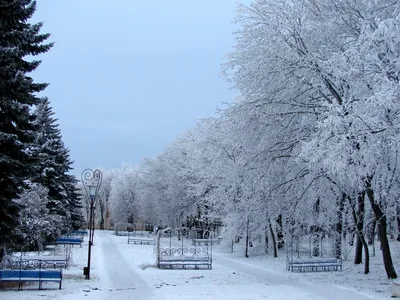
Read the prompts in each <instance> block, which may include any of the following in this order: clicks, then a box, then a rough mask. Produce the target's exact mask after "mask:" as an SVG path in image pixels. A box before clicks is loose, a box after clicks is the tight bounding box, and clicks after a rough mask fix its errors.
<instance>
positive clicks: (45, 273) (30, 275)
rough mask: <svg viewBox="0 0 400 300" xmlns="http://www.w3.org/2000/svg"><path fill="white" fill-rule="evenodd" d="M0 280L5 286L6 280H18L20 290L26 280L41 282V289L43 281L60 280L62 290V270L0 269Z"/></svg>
mask: <svg viewBox="0 0 400 300" xmlns="http://www.w3.org/2000/svg"><path fill="white" fill-rule="evenodd" d="M0 282H1V287H2V288H3V283H4V282H18V290H22V286H23V283H24V282H39V290H41V289H42V283H43V282H59V283H60V285H59V289H60V290H61V283H62V271H61V270H0Z"/></svg>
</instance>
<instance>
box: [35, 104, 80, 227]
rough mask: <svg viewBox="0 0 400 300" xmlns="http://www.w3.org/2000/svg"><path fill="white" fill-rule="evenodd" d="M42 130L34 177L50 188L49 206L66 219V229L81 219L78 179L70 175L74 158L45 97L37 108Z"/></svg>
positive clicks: (51, 211) (38, 141)
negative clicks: (66, 145) (63, 139)
mask: <svg viewBox="0 0 400 300" xmlns="http://www.w3.org/2000/svg"><path fill="white" fill-rule="evenodd" d="M35 114H36V116H37V123H38V127H39V132H38V135H37V150H38V152H39V153H38V155H37V156H38V157H39V163H38V166H37V174H38V176H37V177H36V178H35V179H34V181H35V182H38V183H40V184H41V185H43V186H44V187H46V188H47V189H48V191H49V193H48V196H49V202H48V204H47V208H48V209H49V212H50V213H51V214H57V215H60V216H62V217H63V218H64V220H65V222H64V223H65V227H66V228H65V229H66V230H67V229H70V228H71V226H72V222H79V220H80V218H83V217H82V216H79V215H77V211H79V208H80V201H79V195H78V193H77V187H76V179H75V178H74V177H73V176H72V175H69V174H68V172H69V171H70V170H71V169H72V167H71V165H72V161H71V160H70V157H69V150H68V149H67V148H66V147H65V145H64V143H63V141H62V137H61V132H60V129H59V128H58V124H57V123H56V122H57V119H55V118H53V116H54V112H53V111H52V109H51V107H50V102H49V100H48V99H44V100H43V101H42V103H40V104H39V105H38V106H37V109H36V111H35Z"/></svg>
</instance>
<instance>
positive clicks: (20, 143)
mask: <svg viewBox="0 0 400 300" xmlns="http://www.w3.org/2000/svg"><path fill="white" fill-rule="evenodd" d="M35 10H36V1H31V0H0V248H2V247H1V246H2V245H4V244H6V243H8V242H10V241H11V239H10V238H11V232H12V230H13V228H15V227H16V226H17V219H18V218H17V217H18V213H19V208H20V207H19V205H17V204H16V203H15V202H14V201H13V199H15V198H17V197H18V195H19V194H20V193H21V192H22V189H23V187H24V186H25V183H26V179H27V178H29V177H30V176H31V175H32V173H33V172H34V171H35V169H34V168H33V167H32V166H33V165H34V163H33V159H32V150H33V147H34V146H33V145H34V144H33V143H34V142H35V137H36V130H37V127H36V123H35V122H34V116H33V115H32V110H31V108H32V107H33V106H34V105H37V104H39V103H40V102H41V98H40V97H38V96H37V93H38V92H41V91H43V90H44V89H45V88H46V86H47V84H45V83H35V82H34V81H33V79H32V78H31V77H30V76H28V74H29V73H30V72H32V71H33V70H35V69H36V68H37V67H38V66H39V64H40V61H38V60H32V59H29V60H28V59H27V56H30V57H32V56H36V55H39V54H41V53H44V52H47V51H48V50H49V49H50V48H51V47H52V44H51V43H47V44H45V43H44V42H45V41H46V39H47V38H48V37H49V34H41V33H40V29H41V27H42V23H37V24H30V23H28V20H29V19H30V18H31V17H32V15H33V13H34V12H35ZM0 254H1V253H0ZM0 256H1V255H0Z"/></svg>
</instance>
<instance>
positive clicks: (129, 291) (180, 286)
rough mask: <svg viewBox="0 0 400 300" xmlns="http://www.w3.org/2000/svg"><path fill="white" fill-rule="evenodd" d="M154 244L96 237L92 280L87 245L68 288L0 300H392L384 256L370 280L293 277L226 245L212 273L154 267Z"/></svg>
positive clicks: (355, 273)
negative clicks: (86, 275)
mask: <svg viewBox="0 0 400 300" xmlns="http://www.w3.org/2000/svg"><path fill="white" fill-rule="evenodd" d="M394 245H395V246H392V252H393V253H392V254H393V258H394V261H395V265H396V263H398V262H399V261H400V254H399V253H400V251H399V249H398V248H399V246H398V243H395V244H394ZM153 249H154V246H153V245H132V244H128V243H127V237H123V236H116V235H114V234H113V232H111V231H100V230H97V231H96V232H95V239H94V246H93V247H92V261H91V279H90V280H85V279H84V276H83V267H84V266H86V264H87V255H88V253H87V250H88V248H87V241H85V242H84V244H83V246H82V247H78V246H74V247H73V249H72V263H71V265H70V266H69V267H68V269H66V270H63V287H62V289H61V290H58V288H57V284H56V283H46V284H45V285H44V287H45V288H46V289H45V290H41V291H39V290H35V289H36V288H37V285H36V284H31V285H29V286H25V287H24V290H23V291H17V290H10V289H8V290H4V291H1V292H0V299H7V300H22V299H35V298H36V299H37V298H38V297H40V299H44V300H47V299H49V300H50V299H51V300H57V299H65V300H80V299H86V300H91V299H94V300H106V299H107V300H117V299H121V300H125V299H179V300H185V299H202V300H211V299H213V300H214V299H216V300H223V299H229V300H245V299H246V300H247V299H248V300H259V299H282V300H283V299H285V300H287V299H296V300H302V299H315V300H317V299H329V300H330V299H352V300H353V299H354V300H358V299H360V300H361V299H387V298H389V297H390V296H391V290H392V282H391V281H390V280H388V279H386V278H385V272H384V270H383V266H382V258H381V257H380V255H379V254H380V252H379V251H377V256H375V257H371V273H370V274H368V275H365V274H363V273H362V270H363V266H362V265H360V266H354V265H353V264H352V262H351V260H350V259H349V260H347V261H344V266H343V271H342V272H318V273H291V272H288V271H286V270H285V256H284V255H283V253H280V257H279V258H273V257H271V256H270V255H257V252H261V247H257V245H255V247H253V248H251V252H250V257H249V258H245V257H244V255H243V253H244V252H243V251H242V250H243V249H241V248H240V247H235V251H234V252H233V253H232V252H231V251H230V250H224V249H223V247H222V245H221V246H216V247H213V268H212V270H159V269H157V268H156V267H155V266H154V262H155V255H154V253H153Z"/></svg>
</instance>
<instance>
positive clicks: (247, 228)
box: [245, 217, 249, 257]
mask: <svg viewBox="0 0 400 300" xmlns="http://www.w3.org/2000/svg"><path fill="white" fill-rule="evenodd" d="M245 256H246V257H249V218H248V217H247V225H246V253H245Z"/></svg>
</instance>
